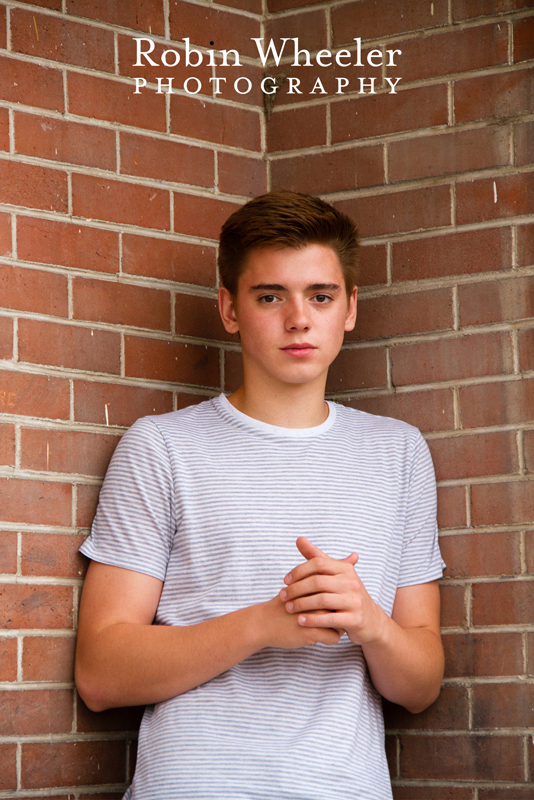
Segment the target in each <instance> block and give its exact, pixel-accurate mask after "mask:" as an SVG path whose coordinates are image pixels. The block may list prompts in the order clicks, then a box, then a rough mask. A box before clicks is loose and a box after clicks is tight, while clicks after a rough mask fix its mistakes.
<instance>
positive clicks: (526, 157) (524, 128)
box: [515, 17, 534, 167]
mask: <svg viewBox="0 0 534 800" xmlns="http://www.w3.org/2000/svg"><path fill="white" fill-rule="evenodd" d="M533 19H534V17H533ZM533 162H534V123H533V122H525V123H524V124H523V125H516V126H515V163H516V164H518V165H519V166H520V167H521V166H525V165H527V164H532V163H533Z"/></svg>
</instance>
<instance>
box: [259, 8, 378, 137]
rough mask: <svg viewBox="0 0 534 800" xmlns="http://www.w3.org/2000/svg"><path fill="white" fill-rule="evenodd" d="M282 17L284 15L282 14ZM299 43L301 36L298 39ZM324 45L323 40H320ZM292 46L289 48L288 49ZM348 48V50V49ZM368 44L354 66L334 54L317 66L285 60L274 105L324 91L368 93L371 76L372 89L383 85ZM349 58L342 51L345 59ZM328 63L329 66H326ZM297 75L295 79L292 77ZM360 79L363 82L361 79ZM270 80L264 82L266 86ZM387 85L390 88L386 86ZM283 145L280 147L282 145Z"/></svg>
mask: <svg viewBox="0 0 534 800" xmlns="http://www.w3.org/2000/svg"><path fill="white" fill-rule="evenodd" d="M284 19H286V18H285V17H284ZM299 46H300V40H299ZM322 46H323V47H324V43H323V44H322ZM289 48H291V49H289ZM292 51H293V45H292V44H291V45H287V44H286V49H285V51H284V52H285V53H291V52H292ZM349 52H350V51H349ZM368 53H369V49H368V48H362V52H361V62H362V66H361V67H357V66H354V61H353V63H352V64H351V65H349V66H345V67H343V66H341V65H340V64H338V63H337V62H336V60H335V54H334V55H332V56H331V57H328V56H326V57H325V58H324V59H323V63H324V64H325V67H318V66H317V64H316V62H315V60H313V62H312V63H310V64H309V65H307V64H305V63H299V64H298V65H295V64H294V63H293V62H291V63H289V64H284V66H283V70H284V71H283V73H282V75H283V76H284V79H283V80H282V83H281V85H280V87H279V88H278V91H277V92H276V106H277V107H280V105H287V104H288V103H301V102H306V101H309V100H313V99H319V98H321V97H322V96H324V95H325V93H326V94H328V95H337V96H341V95H343V94H354V93H356V92H358V93H360V92H361V93H369V92H370V89H371V83H372V82H371V79H373V80H374V84H373V87H374V89H375V91H377V90H378V89H381V88H383V79H382V67H372V66H370V65H369V64H368V62H367V55H368ZM352 58H353V59H354V60H356V53H355V51H354V49H353V50H352ZM346 60H350V58H349V57H347V55H346V54H345V61H346ZM327 64H328V66H326V65H327ZM338 78H344V79H348V81H349V82H348V84H346V83H345V82H344V81H342V82H341V83H340V82H339V81H338ZM295 79H296V80H295ZM360 79H362V80H363V81H364V82H363V84H361V83H360ZM271 85H272V84H271V83H270V82H268V83H267V84H266V86H267V88H269V87H270V86H271ZM386 88H388V89H389V88H390V87H389V86H387V87H386ZM282 149H283V148H282Z"/></svg>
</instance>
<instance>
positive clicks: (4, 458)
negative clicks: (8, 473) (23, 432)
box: [0, 423, 15, 467]
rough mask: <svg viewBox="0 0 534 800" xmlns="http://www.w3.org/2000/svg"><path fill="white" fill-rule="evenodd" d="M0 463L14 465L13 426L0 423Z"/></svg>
mask: <svg viewBox="0 0 534 800" xmlns="http://www.w3.org/2000/svg"><path fill="white" fill-rule="evenodd" d="M0 464H2V465H3V466H4V465H7V466H10V467H14V466H15V426H14V425H2V424H1V423H0Z"/></svg>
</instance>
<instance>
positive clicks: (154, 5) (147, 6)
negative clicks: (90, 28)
mask: <svg viewBox="0 0 534 800" xmlns="http://www.w3.org/2000/svg"><path fill="white" fill-rule="evenodd" d="M67 13H68V14H73V15H75V16H77V17H88V18H89V19H101V20H103V21H104V22H109V23H111V24H112V25H121V26H123V27H124V28H135V29H136V30H140V31H146V32H149V33H152V34H154V35H159V36H162V35H163V34H164V32H165V25H164V20H163V6H162V4H161V2H160V0H129V2H128V3H109V2H108V0H67Z"/></svg>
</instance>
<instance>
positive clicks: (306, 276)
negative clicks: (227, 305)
mask: <svg viewBox="0 0 534 800" xmlns="http://www.w3.org/2000/svg"><path fill="white" fill-rule="evenodd" d="M258 283H277V284H282V285H284V286H287V287H288V288H291V287H295V288H297V287H298V288H300V287H302V286H307V285H309V284H318V283H338V284H339V285H340V286H341V285H343V284H344V277H343V270H342V269H341V264H340V263H339V258H338V256H337V253H336V252H335V251H334V250H333V249H332V248H331V247H328V246H327V245H322V244H309V245H306V246H305V247H299V248H294V247H283V248H276V247H259V248H255V249H254V250H251V252H250V253H249V254H248V256H247V259H246V261H245V267H244V269H243V272H242V273H241V275H240V278H239V286H238V290H239V289H241V288H243V289H245V288H246V289H249V288H250V287H252V286H254V285H255V284H258Z"/></svg>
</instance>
